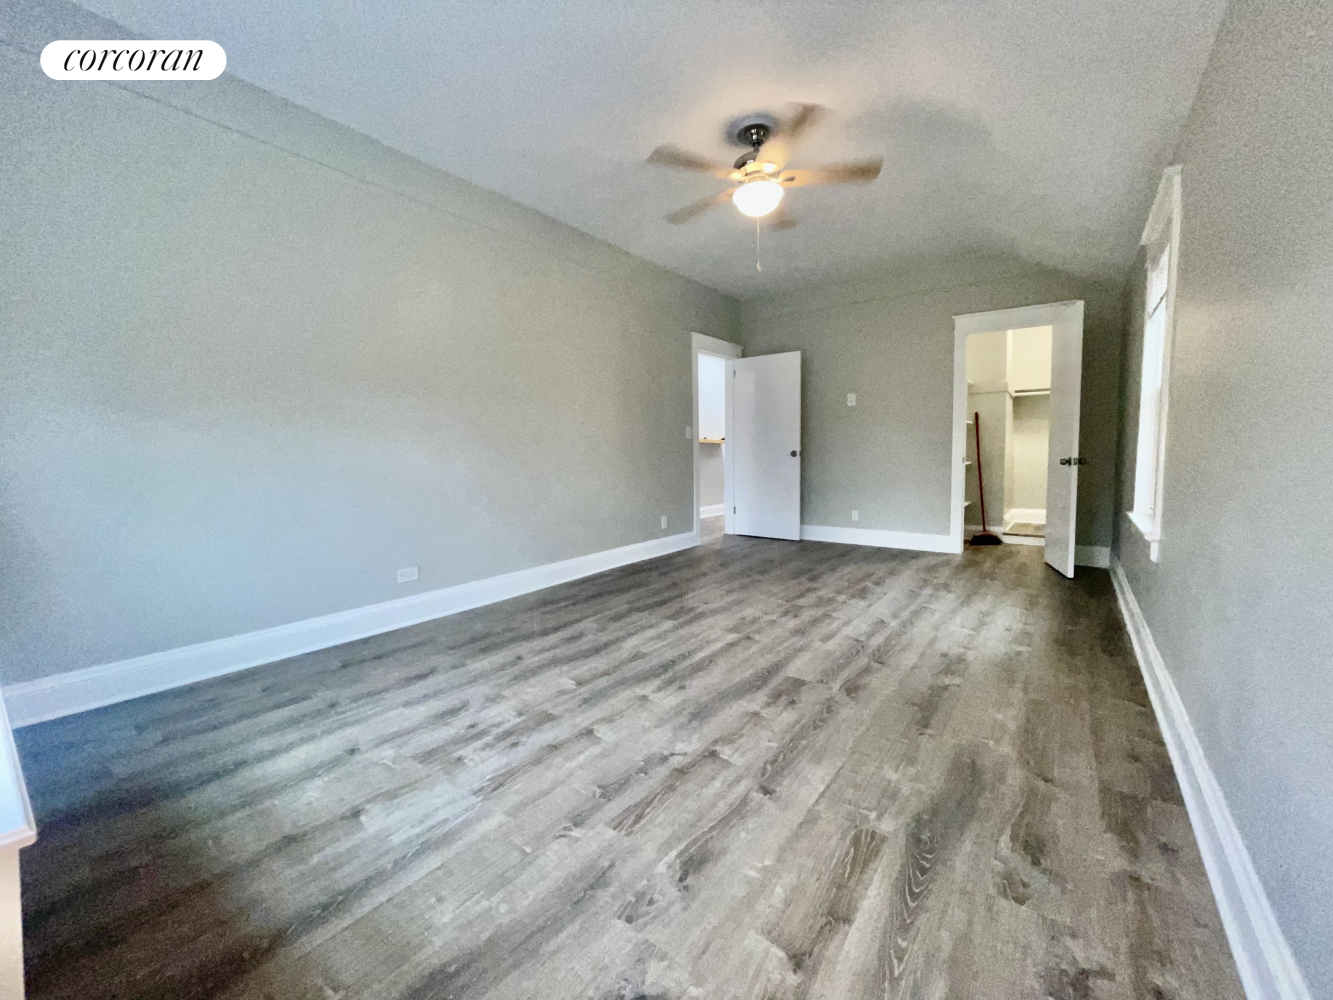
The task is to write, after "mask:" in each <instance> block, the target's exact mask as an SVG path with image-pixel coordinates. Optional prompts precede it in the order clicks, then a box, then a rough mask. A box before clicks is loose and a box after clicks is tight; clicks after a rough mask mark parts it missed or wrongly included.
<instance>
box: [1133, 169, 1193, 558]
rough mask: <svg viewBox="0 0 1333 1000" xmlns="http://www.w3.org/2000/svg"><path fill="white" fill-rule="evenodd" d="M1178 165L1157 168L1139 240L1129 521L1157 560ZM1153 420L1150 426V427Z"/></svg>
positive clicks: (1172, 328) (1173, 308)
mask: <svg viewBox="0 0 1333 1000" xmlns="http://www.w3.org/2000/svg"><path fill="white" fill-rule="evenodd" d="M1180 202H1181V197H1180V167H1179V166H1175V167H1168V168H1167V169H1166V170H1164V171H1163V172H1162V180H1161V183H1159V184H1158V186H1157V197H1156V198H1155V199H1154V200H1153V206H1152V211H1151V212H1150V213H1149V215H1148V224H1147V225H1146V226H1144V227H1143V237H1142V239H1140V241H1139V243H1140V245H1141V246H1143V247H1144V248H1146V250H1147V254H1146V257H1147V261H1146V271H1145V273H1144V282H1145V288H1147V289H1149V291H1148V293H1147V294H1146V295H1145V301H1144V311H1143V334H1144V336H1143V356H1142V366H1141V367H1140V369H1139V375H1140V387H1139V433H1138V447H1137V450H1136V453H1135V454H1136V457H1135V463H1134V506H1133V509H1132V510H1131V511H1130V512H1129V520H1130V523H1132V524H1133V525H1134V526H1135V527H1136V528H1138V530H1139V531H1140V532H1141V533H1142V534H1143V537H1144V538H1145V539H1147V541H1148V556H1149V558H1150V559H1152V561H1153V562H1157V560H1158V558H1159V555H1160V549H1161V542H1162V497H1163V492H1164V491H1163V485H1164V483H1165V479H1166V426H1167V411H1168V407H1169V403H1170V397H1171V391H1170V387H1171V341H1172V338H1173V334H1174V332H1175V325H1176V276H1177V273H1178V271H1179V265H1180ZM1163 254H1166V255H1167V257H1166V264H1167V274H1166V290H1165V293H1164V294H1163V295H1162V296H1161V297H1160V298H1153V297H1152V296H1151V276H1152V273H1153V269H1154V267H1155V266H1156V265H1157V264H1158V262H1159V261H1160V260H1161V259H1162V256H1163ZM1157 309H1161V310H1162V311H1163V312H1162V322H1161V327H1160V330H1161V332H1160V336H1159V337H1156V338H1154V337H1152V336H1151V335H1150V331H1151V327H1152V322H1153V316H1154V313H1155V312H1156V310H1157ZM1153 372H1160V377H1159V378H1158V380H1157V385H1156V386H1152V385H1151V384H1150V383H1149V379H1150V375H1151V374H1152V373H1153ZM1150 393H1155V395H1156V403H1157V405H1156V418H1157V419H1156V421H1155V422H1152V423H1145V421H1144V416H1145V412H1148V407H1146V406H1145V405H1144V404H1145V401H1147V399H1148V397H1149V394H1150ZM1154 423H1155V425H1154Z"/></svg>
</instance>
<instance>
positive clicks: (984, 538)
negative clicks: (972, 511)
mask: <svg viewBox="0 0 1333 1000" xmlns="http://www.w3.org/2000/svg"><path fill="white" fill-rule="evenodd" d="M972 429H973V430H974V431H976V433H977V496H978V497H980V498H981V530H980V531H978V532H977V533H976V534H975V535H973V536H972V544H973V545H1003V544H1004V542H1003V541H1002V540H1001V538H1000V537H999V536H998V535H993V534H991V533H990V532H989V531H987V530H986V487H985V484H984V483H983V482H982V480H981V414H980V413H973V414H972Z"/></svg>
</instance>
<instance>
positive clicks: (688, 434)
mask: <svg viewBox="0 0 1333 1000" xmlns="http://www.w3.org/2000/svg"><path fill="white" fill-rule="evenodd" d="M685 440H686V441H693V440H694V428H693V427H686V428H685Z"/></svg>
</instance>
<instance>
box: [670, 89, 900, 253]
mask: <svg viewBox="0 0 1333 1000" xmlns="http://www.w3.org/2000/svg"><path fill="white" fill-rule="evenodd" d="M824 114H825V109H824V108H822V107H820V106H819V105H818V104H798V105H796V108H795V110H794V112H793V113H792V114H791V116H790V117H788V118H787V119H785V120H783V121H778V122H776V123H775V122H773V121H772V120H768V121H764V120H752V121H746V122H744V123H742V124H741V126H740V128H739V130H738V131H737V132H736V134H735V135H736V141H737V142H738V143H739V144H741V145H743V146H749V147H750V149H749V150H748V151H747V152H745V153H742V154H741V156H740V158H739V159H737V160H736V162H735V163H734V164H733V165H732V166H730V167H728V166H727V165H726V164H725V163H716V162H714V161H712V160H708V159H705V158H704V157H702V156H696V155H695V154H694V153H690V152H687V151H686V150H683V149H677V148H676V147H675V146H658V147H657V148H656V149H654V150H653V151H652V153H651V154H650V155H649V157H648V162H649V163H651V164H653V165H654V166H659V167H676V168H678V169H681V170H692V171H694V172H696V173H702V174H712V175H713V176H714V177H718V178H721V179H722V180H728V181H732V182H733V183H734V185H735V186H734V187H730V188H727V190H725V191H721V192H719V193H718V194H715V195H710V196H709V197H707V198H702V199H700V200H699V201H696V202H695V203H694V204H692V205H686V206H685V207H684V208H682V209H679V210H678V211H675V212H672V213H671V214H670V215H668V216H667V217H666V221H667V222H670V223H671V224H672V225H676V226H679V225H682V224H684V223H686V222H690V221H692V220H693V219H696V218H698V217H699V216H700V215H702V214H703V213H704V212H706V211H708V210H709V209H710V208H712V207H713V206H715V205H721V204H722V203H723V202H724V201H728V200H729V201H731V203H732V204H734V205H735V206H736V208H737V209H738V210H739V211H740V212H741V214H742V215H748V216H749V217H750V218H752V219H760V218H763V217H764V216H766V215H770V214H772V213H773V212H774V211H775V210H777V209H778V206H779V205H780V204H781V203H782V197H783V195H784V194H785V193H786V190H787V188H794V187H806V186H807V185H810V184H869V183H870V182H871V181H873V180H874V179H875V178H876V177H878V176H879V171H880V168H881V167H882V166H883V165H884V161H883V159H880V158H876V159H873V160H857V161H854V162H851V163H835V164H830V165H828V166H825V167H815V168H813V169H809V170H788V169H786V167H787V163H788V161H790V159H791V152H792V147H793V146H794V145H795V144H796V141H797V140H798V139H800V138H801V136H802V135H803V134H805V133H806V132H808V131H809V130H810V129H811V127H813V126H814V125H815V123H816V122H818V121H819V120H820V119H822V118H823V117H824ZM794 225H796V220H794V219H791V218H789V217H787V216H786V215H785V214H783V215H780V216H779V218H778V219H777V220H776V221H775V225H774V228H775V229H790V228H791V227H792V226H794Z"/></svg>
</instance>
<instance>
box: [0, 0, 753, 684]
mask: <svg viewBox="0 0 1333 1000" xmlns="http://www.w3.org/2000/svg"><path fill="white" fill-rule="evenodd" d="M128 34H129V33H128V32H126V31H125V30H124V29H123V28H118V27H117V26H115V25H112V24H109V23H107V22H104V21H100V20H99V19H97V18H95V17H93V16H92V15H89V14H87V13H85V12H83V11H81V10H79V9H78V8H75V7H72V6H68V5H64V4H59V3H31V2H28V0H24V2H23V3H21V4H19V5H6V6H5V7H4V9H3V11H0V40H3V41H0V337H2V338H3V343H0V355H2V356H3V358H4V363H3V364H2V365H0V565H3V566H4V572H3V573H0V607H3V609H4V612H3V614H0V677H2V678H3V680H4V681H6V682H14V681H21V680H27V679H30V678H36V677H40V676H44V675H49V674H53V673H57V672H60V671H66V670H71V669H74V668H78V667H86V666H90V665H93V664H99V663H106V662H108V661H114V660H118V659H121V658H124V657H131V656H135V655H139V654H143V653H149V652H153V651H157V650H163V649H168V648H172V647H176V646H181V645H184V644H188V643H194V642H199V641H202V640H208V639H215V638H219V637H223V636H229V635H234V634H238V633H244V632H248V631H251V630H254V629H260V628H264V627H267V626H272V625H278V624H282V623H285V622H291V621H296V620H300V619H304V618H308V617H311V616H315V615H321V614H326V613H329V612H334V611H339V610H342V609H347V608H353V607H358V606H362V605H367V604H372V603H375V602H379V601H384V600H389V599H392V598H396V597H404V596H407V595H408V594H411V593H414V592H417V591H422V590H429V589H433V588H437V587H443V586H447V585H450V584H456V583H461V582H464V581H468V580H475V579H478V578H482V577H487V576H491V575H493V574H497V573H504V572H507V571H511V570H518V569H522V568H525V567H530V566H535V565H539V564H542V563H548V562H552V561H554V560H559V559H565V558H569V557H572V556H577V555H581V554H584V553H588V552H594V551H599V550H604V549H609V548H614V547H616V546H620V545H626V544H629V543H632V542H638V541H643V540H645V539H650V538H655V537H660V536H661V535H663V534H672V533H676V532H682V531H688V530H690V528H691V525H692V523H693V511H692V510H691V507H692V504H693V483H692V479H693V474H692V458H691V443H690V441H689V440H688V439H687V438H686V437H685V435H684V433H683V431H684V429H685V427H686V426H687V425H689V424H691V423H692V422H693V420H692V413H691V411H692V391H691V385H690V379H691V374H690V372H691V354H690V340H689V332H690V331H692V330H695V331H699V332H701V333H708V334H713V335H715V336H720V337H724V338H726V339H731V340H734V339H736V337H735V332H736V330H737V329H738V321H739V308H738V306H737V305H736V304H735V303H734V302H733V301H731V300H729V299H727V298H725V297H724V296H722V295H720V294H718V293H716V292H713V291H711V290H708V289H705V288H704V287H702V286H700V285H698V284H695V283H693V282H690V281H687V280H685V279H684V278H681V277H679V276H677V275H674V274H671V273H669V272H667V271H665V270H663V269H661V268H660V267H657V266H654V265H651V264H648V263H647V262H645V261H643V260H640V259H638V258H635V257H632V256H630V255H629V254H626V253H624V252H622V251H620V250H617V249H614V248H612V247H610V246H608V245H606V244H604V243H600V242H598V241H596V240H594V239H592V238H591V237H589V236H586V235H585V234H582V233H580V232H577V231H575V230H573V229H570V228H569V227H567V226H563V225H561V224H559V223H556V222H555V221H553V220H551V219H549V218H547V217H545V216H542V215H540V214H538V213H536V212H533V211H531V210H528V209H525V208H522V207H521V206H518V205H516V204H514V203H512V202H509V201H506V200H505V199H503V198H501V197H500V196H498V195H494V194H491V193H489V192H486V191H484V190H482V189H480V188H477V187H475V186H473V185H469V184H466V183H464V182H462V181H460V180H458V179H456V178H453V177H450V176H448V175H446V174H443V173H441V172H439V171H437V170H435V169H433V168H429V167H426V166H425V165H423V164H421V163H419V162H417V161H415V160H412V159H410V158H409V157H406V156H402V155H399V154H397V153H394V152H392V151H390V150H389V149H387V148H385V147H383V146H380V145H378V144H377V143H375V142H373V141H371V140H369V139H366V138H365V137H363V136H360V135H358V134H356V133H354V132H351V131H349V130H347V129H345V128H342V127H340V126H338V125H335V124H334V123H332V122H329V121H327V120H325V119H322V118H320V117H318V116H316V115H314V114H312V113H309V112H307V111H304V110H303V109H301V108H299V107H296V106H294V105H292V104H289V103H287V102H285V101H282V100H279V99H277V98H275V97H273V96H272V95H270V94H268V93H265V92H264V91H261V90H259V89H257V88H255V87H251V86H249V85H247V84H244V83H241V82H239V81H238V80H236V79H234V78H232V77H227V76H224V77H223V78H221V79H219V80H217V81H214V82H212V83H182V84H177V85H172V84H164V83H158V84H140V85H138V89H137V90H136V89H131V85H126V86H123V87H122V86H112V85H108V84H97V83H56V82H53V81H51V80H48V79H47V78H46V77H45V76H44V75H43V74H42V73H41V70H40V69H39V67H38V62H37V54H38V53H39V52H40V51H41V48H42V46H43V45H44V44H45V43H46V42H47V41H49V40H50V39H51V38H60V37H65V38H87V37H107V38H124V37H128ZM663 514H665V515H667V516H668V517H669V518H670V526H669V527H668V529H667V530H666V531H665V532H664V531H662V530H661V529H660V527H659V518H660V517H661V516H662V515H663ZM404 566H419V567H420V571H421V577H420V580H419V581H418V582H416V583H413V584H408V585H403V586H400V585H398V584H397V583H396V582H395V572H396V570H397V569H398V568H399V567H404Z"/></svg>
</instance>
